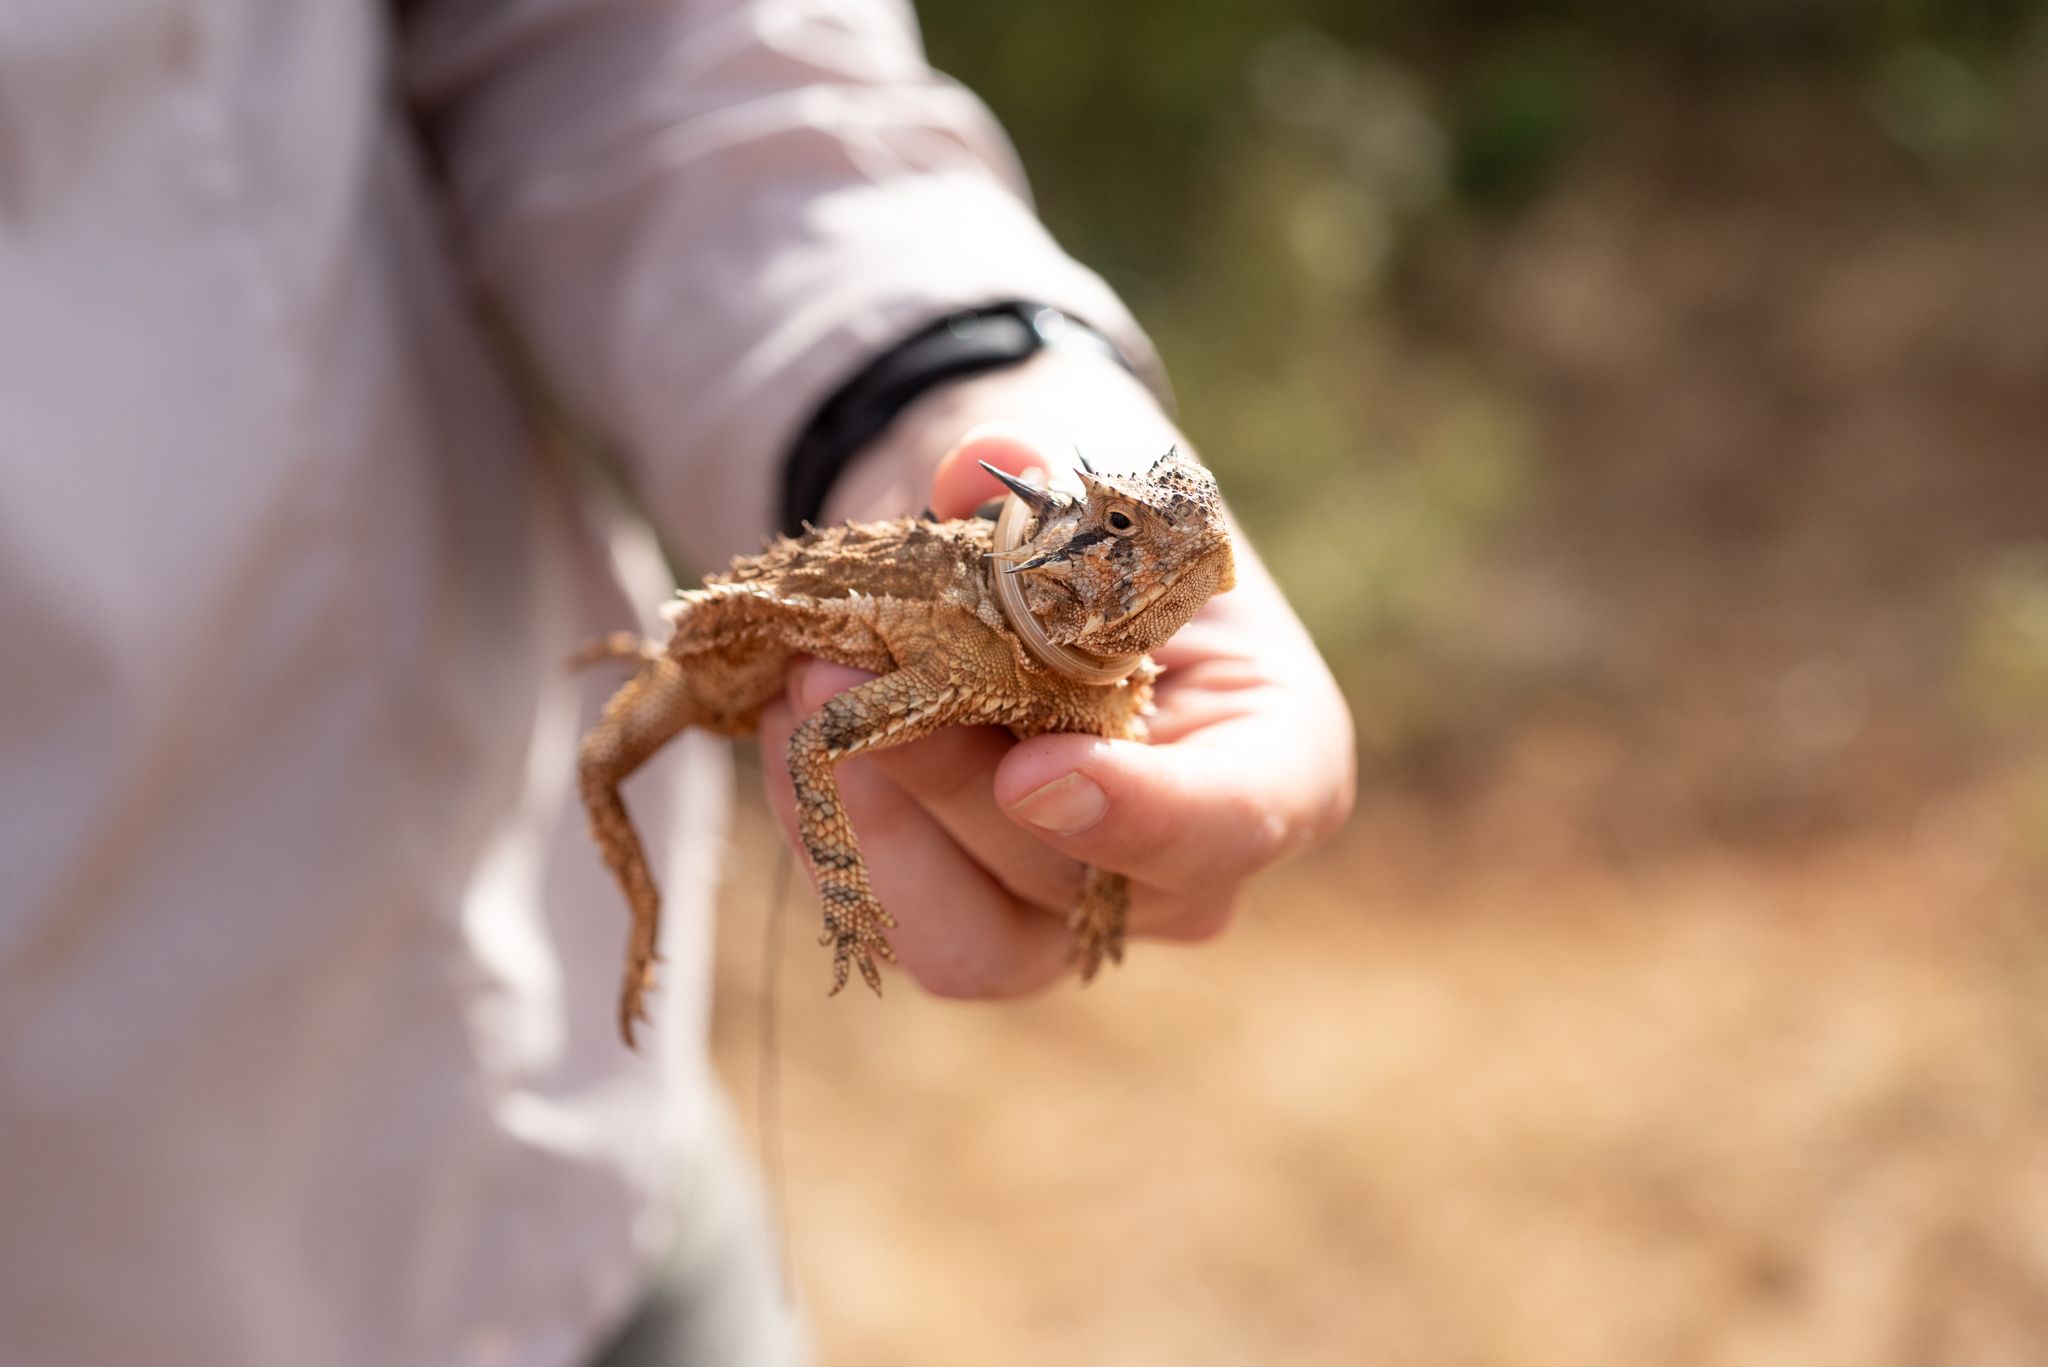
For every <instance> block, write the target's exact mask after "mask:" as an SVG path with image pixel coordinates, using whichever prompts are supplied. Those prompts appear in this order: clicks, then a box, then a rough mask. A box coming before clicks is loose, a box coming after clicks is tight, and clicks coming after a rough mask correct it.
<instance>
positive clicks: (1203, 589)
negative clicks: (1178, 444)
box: [986, 449, 1235, 655]
mask: <svg viewBox="0 0 2048 1367" xmlns="http://www.w3.org/2000/svg"><path fill="white" fill-rule="evenodd" d="M986 468H987V469H988V471H989V473H991V474H993V475H994V476H995V477H996V478H997V479H999V480H1001V481H1002V482H1003V483H1004V484H1005V485H1006V486H1007V487H1008V488H1009V489H1010V491H1011V492H1012V493H1014V494H1016V495H1017V496H1018V497H1019V498H1021V499H1023V500H1024V502H1025V503H1026V504H1028V505H1029V506H1030V508H1031V510H1032V512H1033V514H1034V515H1035V516H1034V520H1033V524H1032V528H1031V533H1030V535H1029V537H1028V538H1026V540H1025V541H1024V543H1023V544H1022V545H1020V546H1018V547H1017V548H1016V549H1015V550H1012V551H1007V552H1004V553H1002V554H1001V555H999V556H998V557H997V558H998V559H1000V560H1002V561H1004V562H1006V563H1004V564H1002V565H1000V566H999V567H998V570H999V572H1000V573H1003V574H1013V575H1016V576H1017V577H1018V578H1019V579H1020V580H1021V581H1022V582H1023V587H1024V603H1025V606H1026V607H1027V608H1029V609H1030V611H1031V614H1032V616H1034V617H1036V618H1037V619H1038V621H1039V622H1040V623H1041V624H1042V625H1043V626H1044V628H1045V632H1046V635H1047V637H1048V638H1050V639H1051V640H1053V641H1055V642H1057V643H1059V644H1061V645H1068V646H1073V647H1075V648H1076V649H1079V650H1085V651H1089V652H1092V653H1094V654H1098V655H1123V654H1131V653H1138V652H1143V651H1148V650H1154V649H1157V648H1158V647H1159V646H1161V645H1164V644H1165V643H1166V640H1167V638H1168V637H1170V636H1172V635H1173V633H1174V632H1176V631H1179V630H1180V629H1181V628H1182V627H1183V626H1185V625H1186V624H1187V620H1188V618H1190V617H1192V616H1194V615H1195V610H1196V609H1197V608H1199V607H1201V606H1202V604H1203V603H1205V602H1207V601H1208V600H1209V596H1210V595H1211V594H1215V593H1221V592H1223V591H1224V590H1225V589H1228V588H1229V587H1230V586H1231V584H1232V583H1233V582H1234V580H1235V570H1234V568H1233V563H1232V560H1231V553H1230V533H1229V531H1228V530H1227V529H1226V527H1225V526H1224V522H1223V500H1222V498H1221V497H1220V496H1219V495H1218V494H1217V492H1216V479H1215V476H1213V475H1211V474H1210V473H1209V472H1208V471H1207V470H1206V469H1204V468H1203V467H1202V466H1201V465H1200V464H1199V463H1197V462H1196V461H1195V460H1193V459H1192V458H1191V457H1188V456H1184V455H1182V454H1180V452H1179V451H1178V450H1177V449H1176V450H1173V451H1168V452H1167V453H1166V454H1165V455H1163V456H1161V457H1160V458H1159V459H1158V460H1156V461H1154V462H1153V463H1152V468H1151V469H1149V470H1147V471H1145V472H1144V473H1143V474H1132V475H1111V474H1097V473H1095V472H1094V471H1093V470H1091V469H1089V468H1088V467H1087V466H1086V464H1085V462H1084V464H1083V466H1082V469H1081V470H1080V472H1079V473H1080V479H1081V490H1082V492H1081V493H1080V494H1079V495H1074V494H1067V493H1062V492H1059V491H1057V490H1050V489H1039V488H1035V487H1033V486H1032V485H1029V484H1026V483H1025V482H1024V481H1022V480H1020V479H1017V478H1016V477H1014V476H1012V475H1008V474H1005V473H1004V472H1003V471H1001V470H998V469H996V468H995V467H994V466H987V467H986Z"/></svg>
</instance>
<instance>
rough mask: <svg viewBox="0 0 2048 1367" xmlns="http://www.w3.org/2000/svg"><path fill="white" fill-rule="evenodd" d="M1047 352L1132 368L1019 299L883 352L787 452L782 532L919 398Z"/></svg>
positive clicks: (820, 506)
mask: <svg viewBox="0 0 2048 1367" xmlns="http://www.w3.org/2000/svg"><path fill="white" fill-rule="evenodd" d="M1049 347H1076V348H1082V349H1086V350H1089V351H1094V352H1097V353H1099V354H1101V355H1103V356H1107V357H1108V358H1109V359H1110V360H1113V361H1115V362H1116V363H1117V364H1118V365H1120V366H1122V367H1123V368H1124V369H1126V370H1130V369H1131V368H1132V367H1131V363H1130V361H1129V360H1127V359H1126V358H1125V357H1124V355H1123V353H1122V352H1120V351H1118V350H1117V349H1116V346H1115V344H1114V343H1112V342H1111V341H1110V340H1109V338H1107V337H1105V336H1103V335H1102V334H1101V333H1099V332H1097V331H1096V330H1095V329H1094V328H1091V327H1089V326H1088V325H1087V324H1086V323H1083V322H1081V321H1080V320H1079V319H1077V318H1071V317H1068V316H1067V315H1066V314H1064V313H1062V312H1060V311H1059V310H1058V309H1056V308H1053V307H1051V306H1050V305H1046V304H1033V303H1027V302H1024V301H1021V300H1011V301H1008V302H1005V303H1000V304H990V305H989V306H987V307H986V308H977V309H963V310H961V311H960V312H958V313H950V314H947V315H946V316H945V317H944V318H941V319H939V320H938V321H937V322H935V323H932V324H931V325H930V326H928V327H925V328H921V329H920V330H918V331H917V332H914V333H912V334H911V335H910V336H908V337H906V338H904V339H903V340H902V341H900V342H898V343H897V344H896V345H894V346H892V347H890V348H889V349H888V350H887V351H884V352H883V353H882V354H881V355H880V356H877V357H876V358H875V359H874V360H873V361H871V362H869V363H868V364H867V365H866V366H865V367H863V368H862V369H861V370H860V372H859V373H858V374H856V375H855V376H854V377H853V378H852V379H850V380H848V381H847V382H846V383H845V384H843V385H841V386H840V387H839V388H838V389H837V390H835V391H833V393H832V396H831V397H830V398H828V399H826V400H825V402H824V403H823V404H821V405H819V408H818V411H817V413H816V415H815V416H813V417H812V418H811V421H810V423H809V425H808V426H806V427H805V428H804V432H803V435H802V436H801V437H799V438H797V442H796V445H795V446H794V447H792V448H791V449H790V453H789V460H788V462H787V463H786V464H785V465H784V466H783V470H782V530H783V531H785V532H787V533H789V534H790V535H792V536H794V535H796V534H797V533H798V532H800V531H802V530H803V527H804V525H805V524H806V523H810V522H816V521H817V520H818V518H819V516H820V515H821V514H822V513H823V510H824V507H825V498H826V496H827V495H828V494H830V493H831V492H832V483H833V481H834V480H836V479H837V478H838V477H839V472H840V471H841V470H843V469H845V468H846V465H847V462H849V461H850V460H852V459H853V457H854V455H855V453H857V452H858V451H859V450H860V449H861V448H862V447H864V446H866V445H867V444H868V443H869V442H871V441H873V440H874V439H875V438H876V437H878V436H880V435H881V434H882V430H883V429H884V428H886V427H888V425H889V424H890V423H892V422H894V421H895V420H896V417H897V415H898V414H900V413H902V412H903V410H904V409H906V408H908V407H909V406H910V405H911V404H912V403H913V402H915V401H916V399H917V398H918V397H919V396H920V395H922V394H924V393H925V391H927V390H929V389H932V388H934V387H935V386H937V385H940V384H943V383H945V382H946V381H948V380H957V379H960V378H962V377H964V376H968V375H974V374H978V373H980V372H982V371H985V370H1000V369H1002V368H1003V367H1004V366H1012V365H1016V364H1018V363H1020V362H1022V361H1025V360H1028V359H1029V358H1030V357H1032V356H1034V355H1036V354H1037V353H1038V352H1040V351H1044V350H1046V349H1047V348H1049ZM1133 373H1135V372H1133Z"/></svg>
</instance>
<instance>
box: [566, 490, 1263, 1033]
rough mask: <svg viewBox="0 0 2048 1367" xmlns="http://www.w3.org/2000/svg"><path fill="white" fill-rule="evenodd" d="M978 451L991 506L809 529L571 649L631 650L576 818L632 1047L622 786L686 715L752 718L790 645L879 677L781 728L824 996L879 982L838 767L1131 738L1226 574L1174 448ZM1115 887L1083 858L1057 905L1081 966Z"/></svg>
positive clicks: (1118, 906)
mask: <svg viewBox="0 0 2048 1367" xmlns="http://www.w3.org/2000/svg"><path fill="white" fill-rule="evenodd" d="M989 469H990V473H992V474H994V475H995V476H996V477H997V478H998V479H1000V480H1002V481H1003V483H1004V484H1005V485H1007V486H1008V487H1009V489H1010V490H1011V493H1012V498H1011V499H1010V500H1009V504H1008V507H1007V508H1006V510H1005V512H1004V513H1003V515H1002V517H1001V518H1000V519H992V518H990V517H974V518H966V519H960V520H955V521H943V522H942V521H936V520H933V519H932V518H930V517H929V516H926V517H924V518H916V519H912V518H903V519H898V520H896V521H892V522H866V523H848V524H845V525H841V526H834V527H825V528H814V529H809V530H806V531H805V533H804V534H803V535H801V536H798V537H794V538H790V537H785V538H781V539H779V540H777V541H776V542H774V543H773V544H772V545H770V546H769V547H768V548H767V549H766V550H765V551H764V552H762V553H761V554H759V555H753V556H744V557H741V558H738V559H736V560H734V561H733V564H732V568H731V570H730V571H728V572H727V573H724V574H714V575H711V576H709V577H707V578H706V579H705V581H704V585H703V587H702V588H697V589H690V590H686V591H684V592H682V593H680V594H678V596H677V598H676V599H675V601H674V602H672V603H670V604H668V605H667V607H666V608H665V609H664V613H663V615H664V616H665V617H666V618H667V619H668V620H669V622H671V623H672V624H673V634H672V635H671V636H670V638H669V640H668V642H667V644H666V645H657V644H655V643H653V642H651V641H643V640H641V639H639V638H638V637H636V636H633V635H630V634H621V635H617V636H613V637H608V638H606V639H604V640H601V641H597V642H593V643H592V644H591V645H589V646H586V647H585V648H584V649H583V650H582V651H579V652H578V654H577V656H576V658H575V662H576V663H579V664H587V663H590V662H592V661H595V660H602V659H618V660H624V661H626V662H629V663H631V664H632V665H633V666H634V667H635V672H634V674H633V676H632V678H631V679H629V680H628V681H627V682H626V684H625V685H624V686H623V687H622V688H620V689H619V691H618V692H617V694H615V695H614V696H613V697H612V699H611V701H610V702H609V703H607V704H606V705H605V708H604V712H603V715H602V716H601V717H600V718H599V720H598V722H597V724H596V726H594V727H593V728H592V729H591V731H590V733H589V734H588V735H587V736H586V737H585V738H584V740H583V746H582V751H581V755H580V774H579V778H580V787H581V790H582V795H583V801H584V804H585V806H586V807H587V808H588V809H589V813H590V828H591V833H592V835H593V836H594V837H595V839H596V841H597V844H598V847H599V849H600V850H601V851H602V853H603V855H604V859H605V862H606V863H607V864H608V865H609V866H610V867H611V870H612V872H613V874H614V875H616V876H617V878H618V880H619V885H620V887H621V888H622V889H623V890H624V892H625V894H626V900H627V902H628V903H629V904H630V905H631V907H632V912H633V925H632V933H631V936H630V941H629V947H628V951H627V957H626V970H625V982H624V987H623V990H622V992H621V994H620V1001H619V1031H620V1033H621V1034H622V1035H623V1036H624V1038H625V1040H626V1043H627V1044H628V1045H631V1044H632V1043H633V1027H634V1024H635V1022H637V1021H642V1020H645V1019H647V1014H646V1005H645V999H646V993H647V992H648V990H649V989H650V988H651V987H652V986H653V981H654V964H655V959H656V955H655V944H656V937H657V931H658V928H659V922H660V908H661V902H660V895H659V893H658V892H657V890H656V888H655V886H654V881H653V878H652V876H651V875H650V874H649V872H648V868H647V860H646V857H645V855H644V854H643V852H642V850H641V846H640V840H639V837H638V835H637V834H636V833H635V831H634V829H633V824H632V822H631V820H630V819H629V818H628V817H627V814H626V809H625V805H624V803H623V802H622V801H621V800H620V797H619V784H620V783H621V782H622V781H623V780H624V779H625V778H626V776H627V775H628V774H630V773H632V772H633V770H635V769H636V768H638V767H639V766H640V765H641V764H642V763H643V762H645V761H646V759H647V758H648V757H649V756H650V755H652V754H653V753H654V752H655V751H656V750H658V749H659V748H660V747H661V746H662V745H663V744H665V743H666V742H667V741H668V740H669V739H670V738H672V737H673V736H675V735H676V734H678V733H679V732H680V731H682V730H683V728H685V727H688V726H701V727H704V728H705V729H707V730H709V731H712V732H715V733H717V734H719V735H727V736H738V735H745V734H748V733H751V732H752V731H753V730H754V728H755V724H756V722H757V721H758V719H759V718H760V715H761V712H762V709H763V708H765V707H766V706H767V705H768V704H769V702H771V701H772V700H773V699H775V698H776V697H778V696H780V695H781V693H782V691H783V686H784V675H785V674H786V672H787V670H788V668H789V665H790V662H791V660H792V659H793V658H794V657H796V656H797V655H799V654H808V655H814V656H817V657H819V658H821V659H825V660H831V661H835V662H837V663H839V664H843V665H848V666H851V667H853V668H856V669H864V670H872V671H874V672H875V673H877V674H878V675H880V677H879V678H876V679H873V680H870V681H869V682H867V683H864V684H861V685H860V686H858V687H856V688H853V689H850V690H848V691H847V692H844V693H841V694H839V695H838V696H836V697H834V698H832V699H831V700H830V701H828V702H827V703H826V704H825V705H824V706H823V707H822V708H821V709H819V711H818V712H816V713H815V714H814V715H812V716H811V717H810V718H808V719H807V720H805V721H804V722H803V723H802V724H801V725H800V726H798V727H797V729H796V732H795V734H794V735H793V736H791V738H790V743H789V755H788V763H789V772H790V777H791V779H792V781H793V783H794V786H795V791H796V802H797V820H798V828H799V839H800V844H801V845H802V848H803V854H804V858H805V860H806V862H807V863H808V865H809V867H810V870H811V873H812V875H813V877H814V878H815V880H816V882H817V888H818V895H819V898H820V900H821V901H822V903H823V911H824V920H825V930H824V934H823V936H822V937H821V939H820V943H821V944H829V945H831V946H832V947H833V956H832V989H831V990H832V991H833V992H835V993H836V992H838V991H839V990H840V989H841V988H842V987H844V986H845V985H846V981H847V976H848V971H849V968H854V967H857V968H858V969H859V970H860V975H861V977H862V979H863V980H865V981H866V982H867V984H868V986H869V987H871V988H873V989H874V990H875V991H877V992H879V991H880V990H881V974H880V972H879V971H878V968H877V965H876V959H877V958H881V959H892V958H894V957H895V956H894V953H893V951H892V950H891V949H890V947H889V942H888V939H887V938H886V937H885V935H884V933H883V932H884V931H885V930H886V929H887V928H889V927H891V926H893V925H895V922H894V920H893V919H891V917H890V915H889V913H888V911H887V910H886V909H884V908H883V906H882V905H881V903H880V902H879V901H878V900H877V899H876V897H875V894H874V892H873V890H872V888H871V887H870V885H869V882H868V871H867V866H866V864H865V863H863V861H862V858H861V853H860V847H859V845H858V843H857V842H856V841H855V838H854V833H853V830H852V828H851V826H850V824H849V822H848V820H847V815H846V811H845V809H844V808H843V807H842V806H841V804H840V800H839V793H838V790H837V788H836V787H835V785H834V782H833V776H832V768H833V766H834V765H835V764H837V763H838V762H839V761H840V760H843V759H846V758H847V757H849V756H852V755H857V754H860V753H862V752H864V751H869V750H875V749H879V748H882V747H885V746H891V745H901V744H903V743H905V742H907V741H911V740H915V739H917V738H918V737H920V736H924V735H928V734H930V733H931V732H933V731H936V730H938V729H939V728H940V727H944V726H950V725H954V724H995V725H1001V726H1007V727H1008V728H1009V729H1010V730H1011V731H1012V732H1013V733H1014V734H1016V735H1017V736H1019V737H1025V736H1032V735H1037V734H1039V733H1041V732H1046V731H1079V732H1085V733H1089V734H1093V735H1099V736H1108V737H1117V738H1125V739H1143V737H1144V730H1145V723H1144V716H1145V713H1146V711H1147V709H1148V706H1149V704H1150V701H1151V696H1152V684H1153V680H1154V679H1155V678H1156V677H1157V674H1158V670H1157V668H1156V667H1155V666H1154V665H1153V664H1152V662H1151V660H1150V659H1149V658H1148V657H1146V656H1145V654H1144V652H1146V651H1149V650H1153V649H1156V648H1157V647H1158V646H1160V645H1162V644H1163V643H1164V642H1165V641H1166V639H1167V638H1168V637H1170V636H1171V635H1173V633H1174V632H1176V631H1178V630H1179V629H1180V628H1181V627H1182V626H1183V625H1184V624H1185V623H1186V622H1187V620H1188V619H1189V618H1190V617H1192V616H1193V615H1194V613H1195V610H1196V609H1197V608H1199V607H1200V606H1201V605H1202V604H1203V603H1204V602H1205V601H1207V600H1208V598H1209V596H1210V595H1211V594H1212V593H1217V592H1221V591H1222V590H1224V589H1227V588H1229V587H1230V586H1231V583H1232V580H1233V573H1234V572H1233V567H1232V559H1231V548H1230V537H1229V534H1228V532H1227V531H1226V530H1225V527H1224V521H1223V509H1222V503H1221V501H1220V499H1219V498H1218V496H1217V492H1216V484H1215V481H1214V479H1213V478H1212V477H1211V476H1210V474H1209V472H1208V471H1207V470H1205V469H1204V468H1203V467H1202V466H1200V465H1199V464H1197V463H1196V462H1195V461H1193V460H1192V459H1190V458H1188V457H1187V456H1185V455H1182V454H1180V453H1178V452H1175V451H1169V452H1168V453H1167V454H1166V455H1164V456H1162V457H1160V458H1159V459H1158V460H1156V461H1154V462H1153V464H1152V466H1151V468H1150V469H1149V470H1147V471H1145V472H1144V473H1143V474H1142V475H1111V474H1098V473H1096V472H1094V471H1093V470H1091V469H1090V468H1088V467H1087V465H1086V462H1085V461H1084V462H1083V463H1082V469H1081V470H1080V471H1079V472H1078V479H1079V481H1080V491H1079V492H1077V493H1071V494H1070V493H1063V492H1059V491H1055V490H1047V489H1040V488H1038V487H1036V486H1034V485H1032V484H1028V483H1026V482H1024V481H1022V480H1019V479H1017V478H1014V477H1012V476H1010V475H1007V474H1005V473H1003V472H1002V471H999V470H996V469H994V467H992V466H991V467H989ZM999 522H1000V523H1001V527H1002V531H1001V533H999V528H998V523H999ZM1013 529H1015V530H1013ZM999 536H1000V539H1001V541H1002V545H999V544H998V541H999ZM1013 541H1014V543H1015V544H1011V543H1012V542H1013ZM1005 546H1007V547H1008V548H1007V549H1005V548H1004V547H1005ZM1006 580H1007V582H1005V581H1006ZM1018 588H1021V590H1022V592H1021V593H1018V592H1016V590H1017V589H1018ZM1005 596H1007V597H1008V598H1009V599H1010V609H1009V610H1010V612H1012V613H1014V614H1016V616H1015V619H1014V620H1016V621H1017V623H1018V624H1019V626H1021V627H1022V629H1023V634H1021V635H1020V633H1019V630H1018V628H1017V627H1015V626H1013V625H1012V620H1013V619H1012V617H1010V616H1006V614H1005V607H1004V604H1003V602H1002V601H1001V600H1002V598H1003V597H1005ZM1077 662H1078V669H1076V668H1074V667H1075V666H1076V664H1077ZM1077 672H1078V673H1081V674H1087V675H1089V677H1086V678H1083V677H1075V673H1077ZM1128 906H1129V889H1128V887H1127V886H1126V884H1125V881H1124V878H1123V876H1122V875H1120V874H1114V873H1109V872H1106V871H1103V870H1098V869H1091V870H1089V871H1088V873H1087V875H1086V877H1085V878H1084V880H1083V886H1082V892H1081V896H1080V900H1079V902H1078V903H1077V904H1076V906H1075V907H1074V909H1073V911H1072V913H1071V915H1070V917H1069V924H1070V926H1071V927H1072V928H1073V931H1074V934H1075V946H1074V958H1075V960H1076V962H1077V963H1078V964H1079V968H1080V973H1081V976H1082V978H1083V979H1084V980H1086V979H1088V978H1091V977H1093V976H1094V974H1095V972H1096V971H1097V969H1099V968H1100V967H1101V964H1102V962H1103V960H1104V959H1105V958H1107V959H1109V960H1111V961H1118V960H1121V958H1122V955H1123V936H1124V927H1125V920H1126V915H1127V911H1128Z"/></svg>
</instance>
